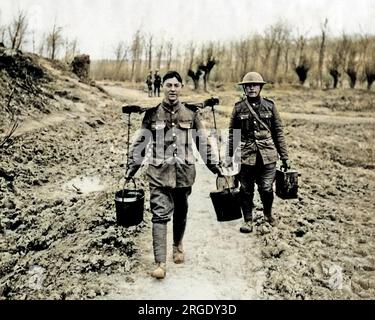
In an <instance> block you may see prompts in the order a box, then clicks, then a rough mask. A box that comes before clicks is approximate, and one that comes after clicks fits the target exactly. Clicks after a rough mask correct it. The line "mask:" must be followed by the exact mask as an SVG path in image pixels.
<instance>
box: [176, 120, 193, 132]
mask: <svg viewBox="0 0 375 320" xmlns="http://www.w3.org/2000/svg"><path fill="white" fill-rule="evenodd" d="M178 126H179V127H180V129H183V130H186V129H191V128H192V127H193V121H191V120H180V121H179V123H178Z"/></svg>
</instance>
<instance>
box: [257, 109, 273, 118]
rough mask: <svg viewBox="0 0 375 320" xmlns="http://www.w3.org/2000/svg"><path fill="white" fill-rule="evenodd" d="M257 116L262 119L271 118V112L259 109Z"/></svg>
mask: <svg viewBox="0 0 375 320" xmlns="http://www.w3.org/2000/svg"><path fill="white" fill-rule="evenodd" d="M259 116H260V117H261V118H262V119H271V118H272V112H271V111H261V112H260V113H259Z"/></svg>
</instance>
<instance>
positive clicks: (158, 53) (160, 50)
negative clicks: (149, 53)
mask: <svg viewBox="0 0 375 320" xmlns="http://www.w3.org/2000/svg"><path fill="white" fill-rule="evenodd" d="M163 49H164V43H163V42H162V43H161V44H160V45H159V46H158V47H157V50H156V68H157V69H159V70H160V67H161V58H162V56H163Z"/></svg>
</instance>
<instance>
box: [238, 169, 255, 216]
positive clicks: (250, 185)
mask: <svg viewBox="0 0 375 320" xmlns="http://www.w3.org/2000/svg"><path fill="white" fill-rule="evenodd" d="M252 167H253V166H247V165H242V166H241V171H240V173H239V175H238V179H239V181H240V183H241V187H240V190H241V194H240V199H241V209H242V214H243V217H244V220H245V222H247V221H251V220H252V218H253V214H252V212H253V200H254V183H255V172H254V168H252Z"/></svg>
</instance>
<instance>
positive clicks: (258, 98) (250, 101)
mask: <svg viewBox="0 0 375 320" xmlns="http://www.w3.org/2000/svg"><path fill="white" fill-rule="evenodd" d="M246 99H247V101H249V103H250V104H252V103H255V104H259V103H260V101H261V98H260V95H259V96H257V97H256V98H250V97H248V96H246Z"/></svg>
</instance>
